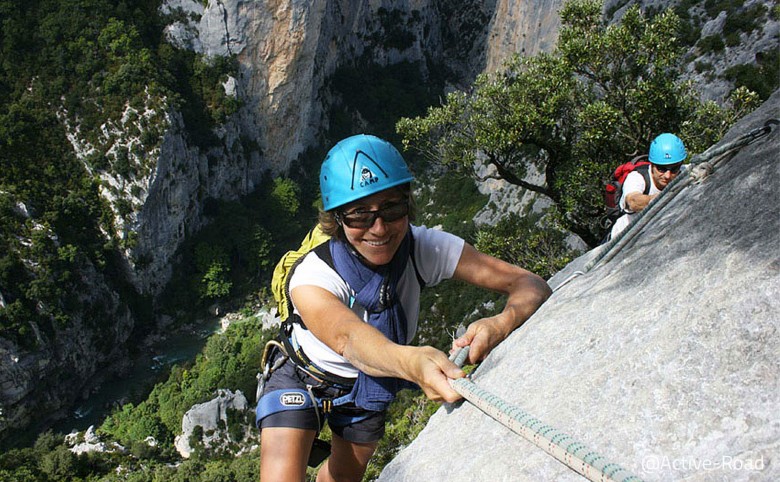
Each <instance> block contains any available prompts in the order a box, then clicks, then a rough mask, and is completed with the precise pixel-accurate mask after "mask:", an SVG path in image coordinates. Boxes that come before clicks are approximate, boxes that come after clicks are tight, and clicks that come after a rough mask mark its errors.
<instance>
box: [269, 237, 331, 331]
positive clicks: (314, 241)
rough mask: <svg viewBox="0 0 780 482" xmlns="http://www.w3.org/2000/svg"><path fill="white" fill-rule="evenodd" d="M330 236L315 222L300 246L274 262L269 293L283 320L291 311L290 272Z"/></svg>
mask: <svg viewBox="0 0 780 482" xmlns="http://www.w3.org/2000/svg"><path fill="white" fill-rule="evenodd" d="M329 239H330V236H328V235H327V234H325V233H324V232H322V227H321V226H320V225H319V224H317V225H316V226H314V228H312V230H311V231H309V233H308V234H307V235H306V237H305V238H303V241H301V246H300V247H299V248H298V249H296V250H291V251H287V252H286V253H285V254H284V255H283V256H282V258H281V259H280V260H279V262H278V263H276V267H275V268H274V274H273V276H272V277H271V293H272V294H273V295H274V299H275V300H276V305H277V310H278V315H279V317H280V318H281V321H282V322H284V321H286V320H287V318H289V316H290V314H291V313H292V303H291V301H290V293H289V280H290V274H292V272H293V269H294V268H295V266H296V265H297V263H298V261H299V260H300V259H301V258H303V256H304V255H305V254H306V253H308V252H309V251H311V250H313V249H314V248H316V247H317V246H319V245H321V244H322V243H324V242H326V241H328V240H329Z"/></svg>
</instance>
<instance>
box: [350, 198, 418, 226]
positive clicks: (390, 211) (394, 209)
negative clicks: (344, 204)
mask: <svg viewBox="0 0 780 482" xmlns="http://www.w3.org/2000/svg"><path fill="white" fill-rule="evenodd" d="M407 214H409V202H408V201H401V202H398V203H393V204H389V205H387V206H385V207H383V208H380V209H377V210H376V211H364V210H362V209H357V210H355V211H352V212H350V213H341V214H337V215H336V219H337V220H339V221H340V222H342V223H344V225H345V226H347V227H350V228H358V229H366V228H370V227H371V226H373V225H374V223H375V222H376V218H382V219H383V220H384V221H385V222H388V223H392V222H393V221H398V220H399V219H401V218H402V217H404V216H406V215H407Z"/></svg>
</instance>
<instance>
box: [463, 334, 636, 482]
mask: <svg viewBox="0 0 780 482" xmlns="http://www.w3.org/2000/svg"><path fill="white" fill-rule="evenodd" d="M468 351H469V347H464V348H461V349H460V350H459V351H457V352H456V353H454V354H453V355H452V356H450V360H451V361H452V362H453V363H455V364H456V365H458V366H459V367H460V366H462V365H463V363H464V362H465V360H466V357H467V356H468ZM450 385H451V386H452V388H453V389H454V390H455V391H456V392H458V393H459V394H461V395H462V396H463V398H465V399H466V400H468V401H469V402H470V403H471V404H472V405H474V406H475V407H477V408H478V409H480V410H481V411H482V412H484V413H485V414H487V415H488V416H490V417H491V418H492V419H494V420H496V421H497V422H499V423H501V424H502V425H504V426H505V427H507V428H508V429H510V430H511V431H513V432H515V433H516V434H518V435H520V436H522V437H523V438H524V439H526V440H528V441H529V442H531V443H532V444H534V445H535V446H536V447H538V448H540V449H542V450H544V451H545V452H547V453H548V454H550V455H552V456H553V457H555V458H556V459H557V460H559V461H560V462H562V463H563V464H564V465H566V466H567V467H569V468H570V469H572V470H574V471H575V472H577V473H579V474H581V475H583V476H585V477H586V478H588V479H589V480H592V481H594V482H596V481H598V482H604V481H610V482H641V480H642V479H640V478H639V477H637V476H635V475H633V474H631V473H630V472H629V471H628V470H626V469H624V468H623V467H621V466H620V465H617V464H615V463H611V462H609V461H608V460H607V459H605V458H604V457H602V456H601V455H599V454H597V453H596V452H593V451H592V450H590V449H589V448H588V447H587V446H585V445H584V444H582V443H580V442H578V441H576V440H575V439H574V438H572V437H570V436H569V435H567V434H565V433H563V432H560V431H558V430H556V429H555V428H553V427H551V426H550V425H547V424H545V423H544V422H542V421H541V420H539V419H538V418H535V417H533V416H531V415H530V414H529V413H528V412H526V411H524V410H522V409H521V408H519V407H517V406H514V405H511V404H509V403H508V402H506V401H504V400H502V399H501V398H499V397H498V396H496V395H494V394H492V393H490V392H488V391H487V390H484V389H482V388H479V387H478V386H477V385H476V384H475V383H474V382H472V381H471V380H470V379H469V378H458V379H455V380H450Z"/></svg>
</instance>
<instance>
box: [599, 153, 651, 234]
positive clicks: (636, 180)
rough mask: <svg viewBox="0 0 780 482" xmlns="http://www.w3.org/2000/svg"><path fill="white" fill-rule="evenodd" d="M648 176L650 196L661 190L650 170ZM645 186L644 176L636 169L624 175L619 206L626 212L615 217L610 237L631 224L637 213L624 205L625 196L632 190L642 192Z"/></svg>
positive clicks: (649, 168)
mask: <svg viewBox="0 0 780 482" xmlns="http://www.w3.org/2000/svg"><path fill="white" fill-rule="evenodd" d="M651 169H652V167H650V166H648V170H651ZM648 172H650V171H648ZM649 177H650V191H648V192H647V194H648V195H650V196H652V195H653V194H658V193H659V192H661V190H660V189H658V188H657V187H656V186H655V182H654V181H653V175H652V172H650V176H649ZM645 187H646V186H645V178H644V176H642V174H641V173H639V172H636V171H631V172H629V173H628V176H626V179H625V180H624V181H623V194H622V195H621V196H620V207H621V209H623V211H625V212H626V214H624V215H622V216H620V217H619V218H618V219H617V221H615V225H614V226H612V231H611V234H610V237H612V238H614V237H615V236H617V235H618V234H620V233H621V232H622V231H623V230H624V229H626V228H627V227H628V225H629V224H631V221H633V219H634V218H635V217H636V215H637V213H635V212H633V211H631V209H629V207H628V206H627V205H626V196H627V195H629V194H631V193H633V192H638V193H640V194H642V193H644V192H645Z"/></svg>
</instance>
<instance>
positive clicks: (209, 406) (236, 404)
mask: <svg viewBox="0 0 780 482" xmlns="http://www.w3.org/2000/svg"><path fill="white" fill-rule="evenodd" d="M231 412H232V413H233V414H235V415H231ZM253 416H254V411H253V410H252V409H251V407H249V403H248V402H247V400H246V397H245V396H244V394H243V393H241V391H240V390H239V391H237V392H236V393H233V392H232V391H230V390H219V392H218V393H217V396H216V397H215V398H213V399H212V400H210V401H208V402H205V403H201V404H198V405H195V406H194V407H192V408H191V409H189V410H188V411H187V413H185V414H184V417H183V419H182V422H181V429H182V434H181V435H179V436H177V437H176V440H175V441H174V445H175V446H176V450H177V451H178V452H179V454H181V456H182V457H184V458H189V457H190V455H192V452H193V451H194V450H195V447H193V446H192V445H190V444H191V443H192V442H193V440H192V438H193V434H195V432H196V427H200V435H199V440H198V441H197V444H198V445H200V446H202V447H204V448H205V449H206V450H210V451H219V450H229V448H230V446H231V445H233V446H235V444H236V443H237V442H242V445H243V446H247V447H248V446H250V445H251V444H249V443H247V438H249V437H250V436H251V434H252V430H251V427H253V425H254V424H253V423H252V422H251V420H248V419H252V418H253ZM231 424H232V425H231ZM236 427H238V428H237V429H236ZM236 434H238V435H239V436H238V437H237V436H236Z"/></svg>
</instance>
